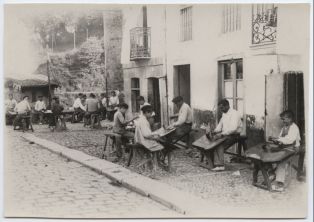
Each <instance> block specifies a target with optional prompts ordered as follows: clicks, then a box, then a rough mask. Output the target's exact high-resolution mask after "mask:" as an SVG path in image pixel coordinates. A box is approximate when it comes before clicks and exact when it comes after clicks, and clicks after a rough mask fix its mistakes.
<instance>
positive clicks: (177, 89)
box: [173, 65, 191, 105]
mask: <svg viewBox="0 0 314 222" xmlns="http://www.w3.org/2000/svg"><path fill="white" fill-rule="evenodd" d="M173 89H174V95H173V96H174V97H177V96H182V98H183V101H184V102H185V103H187V104H188V105H191V77H190V65H178V66H174V75H173Z"/></svg>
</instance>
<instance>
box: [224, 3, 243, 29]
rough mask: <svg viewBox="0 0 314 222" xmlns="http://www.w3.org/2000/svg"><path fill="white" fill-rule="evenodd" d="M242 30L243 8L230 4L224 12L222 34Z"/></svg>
mask: <svg viewBox="0 0 314 222" xmlns="http://www.w3.org/2000/svg"><path fill="white" fill-rule="evenodd" d="M240 29H241V6H240V5H235V4H228V5H224V6H223V10H222V33H227V32H234V31H238V30H240Z"/></svg>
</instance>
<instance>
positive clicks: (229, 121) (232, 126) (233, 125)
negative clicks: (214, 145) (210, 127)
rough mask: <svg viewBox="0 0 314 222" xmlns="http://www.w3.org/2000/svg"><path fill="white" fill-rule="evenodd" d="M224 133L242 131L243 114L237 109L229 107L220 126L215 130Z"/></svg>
mask: <svg viewBox="0 0 314 222" xmlns="http://www.w3.org/2000/svg"><path fill="white" fill-rule="evenodd" d="M214 131H215V132H217V133H219V132H221V134H222V135H230V134H234V133H241V132H242V120H241V115H240V113H239V112H238V111H237V110H234V109H232V108H229V110H228V112H227V113H223V114H222V117H221V119H220V121H219V124H218V126H217V127H216V129H215V130H214Z"/></svg>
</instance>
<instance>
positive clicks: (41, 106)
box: [35, 96, 46, 125]
mask: <svg viewBox="0 0 314 222" xmlns="http://www.w3.org/2000/svg"><path fill="white" fill-rule="evenodd" d="M45 110H46V104H45V102H44V101H43V97H42V96H39V97H38V100H37V101H36V103H35V114H38V116H39V125H42V124H43V119H44V112H45Z"/></svg>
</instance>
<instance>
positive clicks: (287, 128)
mask: <svg viewBox="0 0 314 222" xmlns="http://www.w3.org/2000/svg"><path fill="white" fill-rule="evenodd" d="M280 118H281V119H282V122H283V128H282V129H281V132H280V134H279V137H277V138H275V137H269V140H270V141H273V142H274V143H276V144H279V145H280V144H283V145H293V146H294V149H295V151H299V148H300V140H301V137H300V131H299V127H298V126H297V125H296V124H295V123H294V114H293V112H292V111H290V110H286V111H284V112H282V113H281V114H280ZM290 164H291V158H288V159H286V160H285V161H283V162H281V163H279V164H278V166H277V168H276V172H275V174H276V178H275V181H274V183H273V184H272V189H273V190H275V191H284V186H285V178H286V169H287V167H290ZM288 172H289V171H288Z"/></svg>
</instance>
